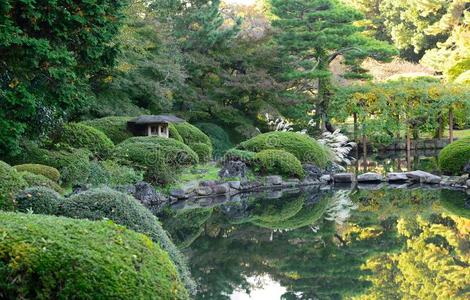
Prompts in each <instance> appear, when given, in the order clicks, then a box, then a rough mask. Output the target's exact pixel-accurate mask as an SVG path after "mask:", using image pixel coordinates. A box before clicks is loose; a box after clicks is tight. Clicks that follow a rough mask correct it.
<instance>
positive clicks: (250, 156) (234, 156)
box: [224, 148, 256, 165]
mask: <svg viewBox="0 0 470 300" xmlns="http://www.w3.org/2000/svg"><path fill="white" fill-rule="evenodd" d="M255 155H256V153H255V152H251V151H246V150H240V149H237V148H232V149H230V150H228V151H227V152H225V155H224V160H240V161H243V162H244V163H245V164H247V165H252V164H253V162H254V160H255Z"/></svg>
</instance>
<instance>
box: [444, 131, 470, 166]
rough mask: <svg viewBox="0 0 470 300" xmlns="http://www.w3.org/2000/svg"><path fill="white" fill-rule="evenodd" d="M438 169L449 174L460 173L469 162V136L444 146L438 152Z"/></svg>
mask: <svg viewBox="0 0 470 300" xmlns="http://www.w3.org/2000/svg"><path fill="white" fill-rule="evenodd" d="M438 161H439V169H441V171H442V172H444V173H446V174H450V175H462V174H463V168H464V166H465V165H466V164H467V163H469V162H470V138H464V139H461V140H458V141H455V142H453V143H452V144H450V145H447V146H446V147H444V149H442V150H441V152H439V158H438Z"/></svg>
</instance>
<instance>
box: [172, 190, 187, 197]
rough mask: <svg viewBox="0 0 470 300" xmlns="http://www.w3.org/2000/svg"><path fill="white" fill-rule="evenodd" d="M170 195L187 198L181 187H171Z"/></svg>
mask: <svg viewBox="0 0 470 300" xmlns="http://www.w3.org/2000/svg"><path fill="white" fill-rule="evenodd" d="M170 196H172V197H174V198H177V199H187V198H189V195H188V194H186V192H185V191H184V190H183V189H172V190H171V191H170Z"/></svg>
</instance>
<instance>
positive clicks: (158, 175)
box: [114, 136, 199, 183]
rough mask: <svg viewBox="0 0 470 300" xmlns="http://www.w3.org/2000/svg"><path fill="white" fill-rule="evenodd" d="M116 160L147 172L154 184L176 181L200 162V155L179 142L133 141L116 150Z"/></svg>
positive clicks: (131, 139)
mask: <svg viewBox="0 0 470 300" xmlns="http://www.w3.org/2000/svg"><path fill="white" fill-rule="evenodd" d="M114 156H115V158H116V159H118V160H119V161H120V162H122V163H123V164H128V165H130V166H131V167H133V168H135V169H137V170H141V171H144V172H145V175H144V178H145V179H146V180H147V181H150V182H153V183H167V182H171V181H173V180H175V178H176V176H177V175H178V174H179V172H180V171H181V169H182V168H183V167H186V166H190V165H193V164H197V163H198V162H199V159H198V156H197V154H196V153H195V152H194V151H193V150H191V148H189V147H188V146H187V145H185V144H183V143H181V142H178V141H177V140H175V139H167V138H162V137H155V136H152V137H133V138H130V139H127V140H125V141H124V142H122V143H121V144H119V145H117V146H116V149H115V152H114Z"/></svg>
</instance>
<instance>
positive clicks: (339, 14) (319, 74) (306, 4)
mask: <svg viewBox="0 0 470 300" xmlns="http://www.w3.org/2000/svg"><path fill="white" fill-rule="evenodd" d="M271 4H272V11H273V14H274V15H275V16H276V17H277V19H275V20H274V22H273V25H274V26H275V27H277V28H278V29H279V34H278V35H277V42H278V43H279V44H280V45H281V47H282V48H283V52H284V55H285V56H287V57H290V58H291V66H290V69H289V70H288V71H287V72H286V73H285V74H284V75H285V78H286V79H287V80H293V81H295V82H296V88H297V89H299V91H300V92H304V93H305V92H307V93H311V94H312V95H316V97H315V99H316V101H315V103H316V115H317V121H318V122H317V124H318V125H319V126H320V125H321V127H322V128H323V129H324V128H325V127H326V126H327V125H328V124H329V120H328V116H327V113H328V107H329V98H330V96H331V93H332V84H331V81H330V77H331V72H330V70H329V66H330V63H331V62H332V61H333V60H334V59H335V58H336V57H338V56H343V57H344V61H345V63H346V64H347V65H349V67H350V72H348V73H347V74H346V76H348V77H350V78H364V77H366V76H367V75H366V71H365V70H364V69H362V68H361V67H360V66H359V64H360V62H361V61H362V60H363V59H365V58H366V57H373V58H375V59H377V60H387V59H389V57H390V56H391V55H393V54H395V50H394V49H393V48H392V47H390V46H389V45H388V44H386V43H384V42H379V41H377V40H375V39H372V38H369V37H367V36H365V35H364V34H362V33H361V31H362V28H361V27H358V26H356V25H355V22H356V21H359V20H361V19H362V15H361V14H360V13H359V12H358V11H356V10H354V9H353V8H350V7H347V6H345V5H342V4H340V3H339V2H337V1H335V0H314V1H312V0H272V3H271Z"/></svg>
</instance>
